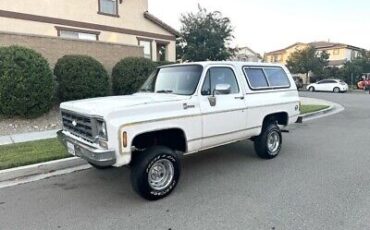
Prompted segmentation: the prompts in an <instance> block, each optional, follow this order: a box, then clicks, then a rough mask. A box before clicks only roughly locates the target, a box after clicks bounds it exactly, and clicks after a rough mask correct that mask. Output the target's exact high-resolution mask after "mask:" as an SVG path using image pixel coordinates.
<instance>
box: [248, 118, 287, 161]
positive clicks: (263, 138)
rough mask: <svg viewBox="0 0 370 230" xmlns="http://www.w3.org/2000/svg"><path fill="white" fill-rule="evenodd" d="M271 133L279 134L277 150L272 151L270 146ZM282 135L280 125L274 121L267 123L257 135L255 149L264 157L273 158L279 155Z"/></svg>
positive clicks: (258, 154)
mask: <svg viewBox="0 0 370 230" xmlns="http://www.w3.org/2000/svg"><path fill="white" fill-rule="evenodd" d="M270 135H274V136H275V135H277V136H278V146H277V147H276V150H273V151H271V150H270V149H269V147H268V141H269V137H270ZM282 140H283V139H282V135H281V131H280V128H279V126H277V124H276V123H274V122H269V123H267V124H265V125H264V126H263V128H262V133H261V134H260V135H259V136H257V137H256V139H255V141H254V149H255V151H256V153H257V156H259V157H260V158H262V159H273V158H275V157H277V156H278V155H279V153H280V150H281V143H282Z"/></svg>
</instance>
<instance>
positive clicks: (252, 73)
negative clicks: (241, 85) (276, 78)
mask: <svg viewBox="0 0 370 230" xmlns="http://www.w3.org/2000/svg"><path fill="white" fill-rule="evenodd" d="M244 72H245V74H246V77H247V79H248V82H249V84H250V85H251V87H252V88H253V89H258V88H267V87H268V83H267V80H266V77H265V73H264V72H263V69H262V68H245V69H244Z"/></svg>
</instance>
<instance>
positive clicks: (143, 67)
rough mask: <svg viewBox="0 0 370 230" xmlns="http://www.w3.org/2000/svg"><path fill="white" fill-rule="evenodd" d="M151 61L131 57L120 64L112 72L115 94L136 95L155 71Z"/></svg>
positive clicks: (154, 65)
mask: <svg viewBox="0 0 370 230" xmlns="http://www.w3.org/2000/svg"><path fill="white" fill-rule="evenodd" d="M155 68H156V64H155V63H154V62H152V61H151V60H150V59H146V58H136V57H130V58H125V59H123V60H121V61H120V62H118V63H117V64H116V65H115V66H114V68H113V72H112V84H113V93H114V94H115V95H127V94H132V93H135V92H136V91H137V90H138V89H139V88H140V86H141V85H142V84H143V83H144V82H145V80H146V79H147V78H148V77H149V75H150V74H151V73H152V72H153V71H154V70H155Z"/></svg>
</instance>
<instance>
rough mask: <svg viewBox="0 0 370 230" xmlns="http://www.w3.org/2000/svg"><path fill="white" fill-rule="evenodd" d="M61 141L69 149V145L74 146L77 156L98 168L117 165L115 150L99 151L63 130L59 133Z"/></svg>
mask: <svg viewBox="0 0 370 230" xmlns="http://www.w3.org/2000/svg"><path fill="white" fill-rule="evenodd" d="M57 135H58V139H59V141H60V142H61V143H62V144H63V145H64V146H65V147H66V148H67V143H71V144H73V145H74V149H75V153H76V156H78V157H81V158H82V159H84V160H86V161H88V162H89V163H92V164H94V165H98V166H102V167H104V166H112V165H114V164H115V163H116V155H115V152H114V150H106V149H98V148H94V147H91V146H88V145H86V144H84V143H82V142H81V141H78V140H76V139H74V138H71V137H69V136H67V135H65V134H64V133H63V130H59V131H58V132H57Z"/></svg>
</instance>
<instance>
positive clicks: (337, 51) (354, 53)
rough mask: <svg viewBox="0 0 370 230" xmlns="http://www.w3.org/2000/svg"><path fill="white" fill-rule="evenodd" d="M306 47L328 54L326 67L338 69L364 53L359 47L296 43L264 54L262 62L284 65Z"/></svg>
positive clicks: (340, 44)
mask: <svg viewBox="0 0 370 230" xmlns="http://www.w3.org/2000/svg"><path fill="white" fill-rule="evenodd" d="M308 46H313V47H315V49H316V50H317V53H318V54H319V53H320V52H323V51H325V52H327V53H328V54H329V63H328V66H330V67H339V68H340V67H342V66H343V65H344V63H345V62H347V61H351V60H353V59H354V58H356V57H358V56H359V55H361V52H362V51H364V49H361V48H359V47H356V46H352V45H347V44H343V43H332V42H325V41H321V42H310V43H302V42H297V43H294V44H293V45H291V46H288V47H286V48H284V49H281V50H276V51H272V52H268V53H265V55H264V60H265V61H266V62H278V63H281V64H286V62H287V60H288V59H289V57H290V55H291V54H292V53H294V52H295V51H297V50H302V49H304V48H307V47H308Z"/></svg>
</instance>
